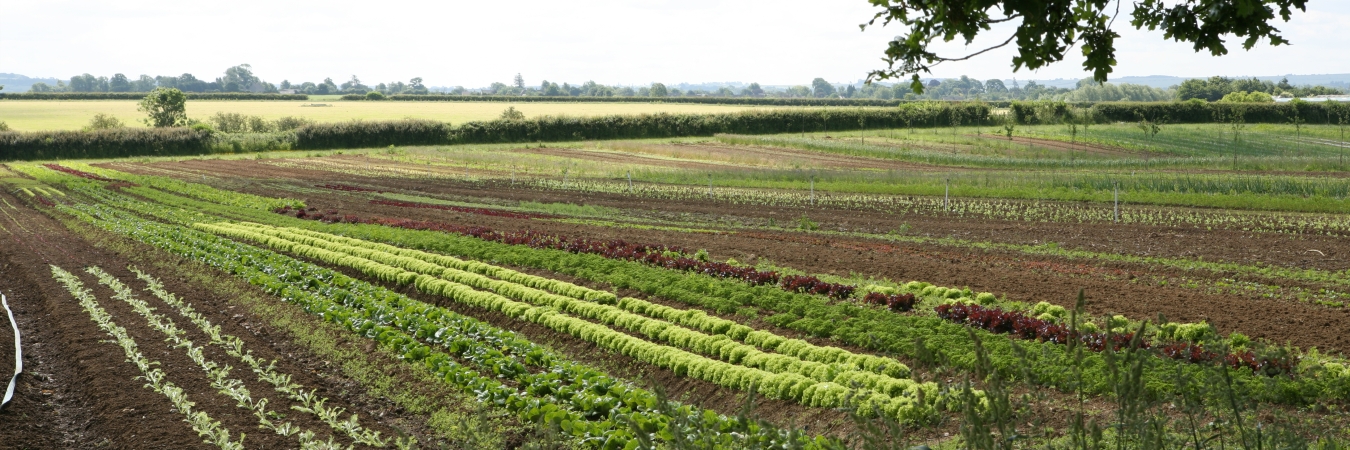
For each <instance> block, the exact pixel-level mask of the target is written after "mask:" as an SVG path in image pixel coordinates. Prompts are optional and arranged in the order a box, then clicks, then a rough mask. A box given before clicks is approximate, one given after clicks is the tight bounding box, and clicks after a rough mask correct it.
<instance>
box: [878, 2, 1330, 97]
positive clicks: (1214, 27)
mask: <svg viewBox="0 0 1350 450" xmlns="http://www.w3.org/2000/svg"><path fill="white" fill-rule="evenodd" d="M870 3H872V4H873V5H875V6H877V7H880V8H881V11H880V12H877V13H876V14H875V15H874V16H873V17H872V19H871V20H870V21H868V22H867V23H865V24H863V25H861V27H862V28H863V29H866V28H867V27H868V26H874V25H876V24H877V23H878V22H880V23H881V26H886V25H889V24H891V23H893V22H894V23H899V24H900V25H901V26H903V27H906V28H908V30H907V31H906V32H905V33H904V34H902V35H899V36H896V38H895V39H894V40H892V41H891V42H890V43H889V45H888V46H887V48H886V51H885V54H886V57H885V58H884V59H883V60H884V61H886V63H887V67H886V68H885V69H881V70H874V71H872V72H871V73H869V74H868V81H871V80H876V79H883V80H884V79H888V78H899V77H905V76H910V78H911V82H910V85H911V86H912V87H913V89H914V91H915V92H918V93H922V92H923V88H924V86H923V84H922V83H920V81H919V74H920V73H931V70H930V69H931V68H932V67H933V66H936V65H938V64H941V63H943V62H947V61H962V60H966V59H970V58H974V57H975V56H978V55H980V54H983V53H985V52H988V51H991V50H994V49H997V48H1001V47H1006V46H1008V45H1010V44H1013V43H1014V42H1016V45H1015V46H1016V47H1017V55H1015V56H1013V58H1012V65H1013V70H1018V69H1021V68H1023V67H1025V68H1027V69H1030V70H1036V69H1039V68H1041V67H1044V66H1047V65H1049V64H1052V63H1055V62H1059V61H1062V60H1063V59H1064V58H1065V56H1066V55H1065V53H1066V52H1067V51H1068V50H1069V49H1071V48H1075V47H1077V48H1079V49H1081V51H1082V53H1083V56H1084V57H1085V61H1084V62H1083V68H1084V69H1086V70H1090V71H1092V79H1093V80H1096V81H1098V82H1102V83H1105V82H1106V81H1107V78H1108V77H1107V76H1108V75H1109V74H1110V73H1111V71H1112V70H1113V68H1114V66H1115V65H1116V45H1115V40H1116V38H1119V37H1120V35H1119V34H1117V33H1116V32H1115V31H1114V30H1112V29H1111V26H1112V25H1114V24H1115V20H1114V19H1116V18H1117V16H1123V14H1118V13H1117V11H1119V7H1120V3H1121V2H1113V1H1110V0H1056V1H1025V0H986V1H979V2H971V1H966V0H927V1H909V0H870ZM1125 3H1127V4H1133V7H1134V8H1133V11H1132V12H1131V13H1130V15H1131V16H1132V20H1130V25H1131V26H1133V27H1135V28H1136V29H1143V28H1148V29H1150V30H1155V29H1160V30H1161V31H1162V35H1163V36H1166V38H1167V39H1172V40H1176V41H1181V42H1189V43H1192V44H1194V48H1195V50H1196V51H1201V50H1208V51H1209V53H1210V54H1211V55H1214V56H1219V55H1224V54H1227V53H1228V47H1227V46H1226V45H1225V41H1224V38H1225V37H1227V36H1228V35H1237V36H1242V37H1244V40H1243V41H1242V47H1243V48H1244V49H1247V50H1251V49H1252V47H1254V46H1256V44H1257V43H1258V42H1260V41H1262V40H1268V41H1269V42H1270V44H1271V45H1283V44H1288V43H1289V42H1288V41H1287V40H1285V39H1284V37H1283V36H1282V35H1281V34H1280V30H1279V29H1276V28H1275V27H1274V26H1273V25H1272V24H1271V23H1272V22H1274V21H1275V19H1276V17H1277V14H1278V18H1279V19H1281V20H1283V21H1286V22H1288V21H1289V19H1290V17H1291V16H1292V15H1293V10H1295V9H1297V10H1300V11H1306V9H1305V4H1306V3H1307V0H1237V1H1234V0H1136V1H1134V2H1125ZM1002 23H1016V24H1017V28H1016V30H1015V31H1013V33H1012V35H1011V36H1008V37H1007V39H1006V40H1005V39H1002V38H1001V37H1000V38H999V40H998V41H995V42H999V41H1001V42H999V43H997V44H994V45H992V46H990V47H988V48H984V49H980V50H976V51H974V52H972V53H970V54H968V55H964V56H950V55H949V56H941V55H938V54H937V53H935V52H934V51H932V50H930V49H929V45H930V44H932V43H934V42H950V41H952V40H955V39H956V38H957V37H960V38H961V39H962V40H963V41H964V43H965V44H966V45H971V44H972V43H974V41H975V38H976V37H977V36H979V35H981V34H984V35H987V34H989V32H990V31H991V30H992V29H993V27H994V26H995V25H998V24H1002Z"/></svg>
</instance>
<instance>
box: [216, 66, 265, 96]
mask: <svg viewBox="0 0 1350 450" xmlns="http://www.w3.org/2000/svg"><path fill="white" fill-rule="evenodd" d="M260 81H261V80H259V79H258V77H257V76H254V75H253V66H251V65H248V64H240V65H237V66H234V67H231V68H228V69H225V76H224V77H223V78H219V79H217V80H216V82H217V83H220V85H221V87H222V89H224V90H225V91H226V92H239V91H252V90H254V89H257V88H260V87H261V86H260V85H259V82H260Z"/></svg>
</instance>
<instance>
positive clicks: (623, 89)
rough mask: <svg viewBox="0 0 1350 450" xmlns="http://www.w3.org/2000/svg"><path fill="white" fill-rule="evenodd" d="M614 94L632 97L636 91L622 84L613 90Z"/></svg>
mask: <svg viewBox="0 0 1350 450" xmlns="http://www.w3.org/2000/svg"><path fill="white" fill-rule="evenodd" d="M614 94H615V95H620V96H623V97H632V96H634V95H636V94H637V93H636V92H634V91H633V88H631V87H628V86H624V87H621V88H619V90H618V91H615V92H614Z"/></svg>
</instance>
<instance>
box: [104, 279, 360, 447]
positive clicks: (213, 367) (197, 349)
mask: <svg viewBox="0 0 1350 450" xmlns="http://www.w3.org/2000/svg"><path fill="white" fill-rule="evenodd" d="M86 272H88V273H89V274H90V275H94V276H95V277H98V280H99V283H100V284H103V285H105V286H108V288H110V289H112V290H113V292H114V295H113V298H115V299H118V300H121V301H122V302H123V303H126V304H127V305H129V306H131V309H132V310H133V311H136V313H137V314H140V315H141V317H142V318H144V319H145V321H146V324H147V325H149V326H150V328H153V329H155V330H157V331H159V332H160V333H162V334H164V336H165V337H166V339H165V340H166V341H167V342H170V343H171V344H173V345H172V346H173V347H174V348H183V349H186V353H187V356H188V359H191V360H192V362H193V363H195V364H197V367H199V368H201V369H202V372H204V373H205V374H206V376H207V379H208V380H210V384H211V387H213V388H215V389H216V392H217V393H219V394H221V395H224V396H226V397H228V398H230V399H231V400H234V402H235V405H236V406H237V407H239V408H242V409H245V410H248V411H249V412H251V413H253V416H254V417H257V418H258V427H259V428H262V429H266V430H271V431H273V432H275V433H277V434H280V435H282V436H286V437H290V436H296V437H297V438H298V439H299V442H300V448H306V449H309V448H335V447H338V445H337V443H335V442H333V440H332V438H331V437H330V438H329V440H328V441H327V442H324V441H315V440H314V432H313V431H309V430H301V429H300V428H299V427H296V426H295V425H294V424H292V423H290V422H278V421H276V420H273V417H276V415H277V413H276V412H275V411H268V409H267V399H266V398H264V399H261V400H257V401H255V400H253V395H252V394H251V393H250V392H249V390H248V388H246V387H244V382H243V381H240V380H239V379H237V378H230V371H231V370H232V368H231V367H230V366H228V365H225V366H222V365H220V364H217V363H215V362H214V361H211V360H210V359H207V357H206V354H205V353H204V352H203V348H202V347H201V346H199V345H196V344H194V343H193V342H192V341H190V340H188V339H187V338H185V337H184V335H185V334H186V333H185V332H184V331H183V330H181V329H179V328H178V326H177V325H175V324H174V323H173V321H172V320H170V319H169V318H167V317H165V316H163V315H161V314H157V313H155V312H154V309H153V308H151V307H150V304H148V303H146V302H145V301H144V300H141V299H139V298H136V296H135V294H134V293H132V292H131V289H130V288H128V287H127V286H126V285H124V284H122V282H121V281H118V280H117V278H115V277H113V276H112V275H111V274H109V273H107V272H104V271H103V269H100V268H98V267H90V268H88V269H87V270H86ZM376 437H377V438H378V436H376ZM240 442H241V443H242V442H243V437H242V435H241V436H240ZM376 443H378V444H380V446H383V444H384V442H383V441H376Z"/></svg>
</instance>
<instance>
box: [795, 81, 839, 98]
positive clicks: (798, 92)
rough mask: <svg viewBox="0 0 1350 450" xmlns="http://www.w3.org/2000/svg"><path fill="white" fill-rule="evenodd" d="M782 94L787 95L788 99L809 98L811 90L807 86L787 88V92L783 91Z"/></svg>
mask: <svg viewBox="0 0 1350 450" xmlns="http://www.w3.org/2000/svg"><path fill="white" fill-rule="evenodd" d="M827 84H828V83H827ZM831 89H833V86H832V87H831ZM784 93H785V94H787V96H788V97H810V96H811V88H810V87H807V86H793V87H790V88H787V91H785V92H784Z"/></svg>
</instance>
